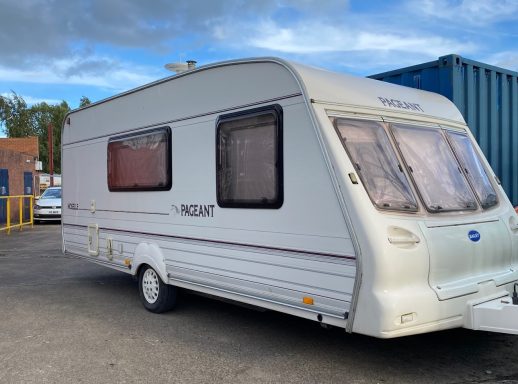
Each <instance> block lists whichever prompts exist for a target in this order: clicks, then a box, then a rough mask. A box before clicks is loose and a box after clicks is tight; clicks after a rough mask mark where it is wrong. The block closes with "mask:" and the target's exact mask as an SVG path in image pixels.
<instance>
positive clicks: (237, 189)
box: [216, 105, 283, 208]
mask: <svg viewBox="0 0 518 384" xmlns="http://www.w3.org/2000/svg"><path fill="white" fill-rule="evenodd" d="M216 145H217V148H216V154H217V198H218V204H219V206H220V207H230V208H279V207H281V205H282V202H283V184H282V180H283V170H282V109H281V108H280V106H278V105H276V106H270V107H267V108H259V109H254V110H250V111H247V112H245V113H238V114H231V115H225V116H221V118H220V119H219V121H218V125H217V138H216Z"/></svg>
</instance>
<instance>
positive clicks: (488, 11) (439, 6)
mask: <svg viewBox="0 0 518 384" xmlns="http://www.w3.org/2000/svg"><path fill="white" fill-rule="evenodd" d="M409 5H410V7H411V8H412V9H413V10H414V11H415V12H416V13H419V14H425V15H426V16H428V17H435V18H438V19H445V20H449V21H452V22H455V23H459V22H462V23H469V24H471V25H474V26H482V25H488V24H492V23H496V22H500V21H508V20H518V1H516V0H461V1H451V0H424V1H420V2H416V1H411V2H409Z"/></svg>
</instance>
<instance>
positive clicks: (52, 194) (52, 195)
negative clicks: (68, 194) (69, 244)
mask: <svg viewBox="0 0 518 384" xmlns="http://www.w3.org/2000/svg"><path fill="white" fill-rule="evenodd" d="M51 220H61V187H50V188H47V189H46V190H45V192H43V194H42V195H41V196H40V198H39V199H38V200H37V201H36V204H35V205H34V222H35V223H36V222H38V221H51Z"/></svg>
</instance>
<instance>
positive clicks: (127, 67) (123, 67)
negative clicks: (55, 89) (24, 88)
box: [0, 57, 163, 92]
mask: <svg viewBox="0 0 518 384" xmlns="http://www.w3.org/2000/svg"><path fill="white" fill-rule="evenodd" d="M86 65H89V66H91V67H90V68H85V67H86ZM162 72H163V71H162V70H161V69H159V68H155V67H145V66H138V65H133V64H130V63H123V62H120V61H116V60H113V59H110V58H102V57H90V58H84V57H72V58H68V59H58V60H54V61H50V62H49V63H48V64H47V65H38V66H35V67H34V68H27V69H26V68H22V69H17V68H11V67H2V66H0V81H6V82H7V81H9V82H22V83H36V84H65V85H85V86H94V87H101V88H106V89H109V90H112V91H116V92H117V91H123V90H128V89H131V88H134V87H137V86H140V85H143V84H146V83H149V82H151V81H154V80H156V79H158V78H160V77H163V73H162Z"/></svg>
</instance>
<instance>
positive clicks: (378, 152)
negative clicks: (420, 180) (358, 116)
mask: <svg viewBox="0 0 518 384" xmlns="http://www.w3.org/2000/svg"><path fill="white" fill-rule="evenodd" d="M335 127H336V129H337V131H338V133H339V134H340V136H341V138H342V142H343V143H344V145H345V148H346V149H347V152H348V153H349V156H350V157H351V160H352V161H353V163H354V166H355V168H356V171H357V172H358V174H359V176H360V178H361V180H362V182H363V184H364V186H365V189H366V190H367V193H368V194H369V196H370V198H371V200H372V202H373V203H374V204H375V205H376V206H377V207H378V208H381V209H397V210H408V211H416V210H417V202H416V199H415V198H414V196H413V194H412V191H411V189H410V185H409V183H408V180H407V178H406V176H405V174H404V173H403V167H402V166H401V164H400V163H399V161H398V159H397V157H396V154H395V152H394V149H393V148H392V146H391V145H390V141H389V138H388V135H387V133H386V131H385V129H384V128H383V123H381V122H376V121H364V120H353V119H343V118H338V119H336V120H335Z"/></svg>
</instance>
